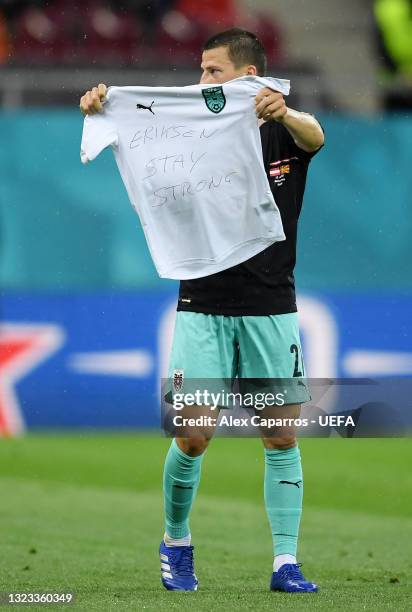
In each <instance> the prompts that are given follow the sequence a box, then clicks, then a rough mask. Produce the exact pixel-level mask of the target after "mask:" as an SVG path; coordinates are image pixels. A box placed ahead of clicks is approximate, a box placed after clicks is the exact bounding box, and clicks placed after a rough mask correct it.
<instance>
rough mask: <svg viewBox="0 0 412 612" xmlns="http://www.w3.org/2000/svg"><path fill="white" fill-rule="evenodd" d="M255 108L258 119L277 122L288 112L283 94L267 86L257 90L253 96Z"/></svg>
mask: <svg viewBox="0 0 412 612" xmlns="http://www.w3.org/2000/svg"><path fill="white" fill-rule="evenodd" d="M255 110H256V114H257V116H258V118H259V119H263V120H264V121H270V120H274V121H279V122H281V121H282V120H283V119H284V118H285V116H286V114H287V112H288V108H287V106H286V103H285V99H284V97H283V95H282V94H281V93H279V92H278V91H274V90H273V89H269V88H268V87H264V88H263V89H261V90H260V91H259V92H258V94H257V96H256V98H255Z"/></svg>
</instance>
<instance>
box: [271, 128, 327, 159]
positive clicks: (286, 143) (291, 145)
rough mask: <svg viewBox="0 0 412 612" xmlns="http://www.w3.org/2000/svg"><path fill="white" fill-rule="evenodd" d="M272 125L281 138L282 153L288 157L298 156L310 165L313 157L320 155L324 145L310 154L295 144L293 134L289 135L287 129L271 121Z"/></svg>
mask: <svg viewBox="0 0 412 612" xmlns="http://www.w3.org/2000/svg"><path fill="white" fill-rule="evenodd" d="M270 123H271V124H272V126H273V127H274V128H275V129H276V130H277V136H278V138H279V146H280V149H281V153H282V154H284V155H285V156H286V157H289V156H290V157H291V156H293V155H298V156H299V157H300V158H301V159H304V160H306V161H307V162H308V163H309V162H310V160H311V159H312V157H314V156H315V155H316V154H317V153H319V151H320V150H321V149H322V148H323V146H324V145H323V144H322V145H321V146H320V147H319V149H316V150H315V151H310V152H309V151H305V150H304V149H301V148H300V147H298V145H297V144H296V143H295V141H294V140H293V138H292V136H291V134H289V132H288V130H287V129H286V128H285V126H284V125H282V124H280V123H277V122H275V121H271V122H270ZM319 125H320V124H319ZM320 127H321V129H322V131H324V130H323V127H322V126H320Z"/></svg>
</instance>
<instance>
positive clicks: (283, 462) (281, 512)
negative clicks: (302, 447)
mask: <svg viewBox="0 0 412 612" xmlns="http://www.w3.org/2000/svg"><path fill="white" fill-rule="evenodd" d="M264 496H265V506H266V512H267V515H268V518H269V523H270V527H271V530H272V538H273V554H274V555H275V554H276V555H283V554H290V555H294V556H295V557H296V549H297V543H298V532H299V523H300V516H301V514H302V497H303V479H302V464H301V461H300V451H299V447H298V446H294V447H293V448H288V449H286V450H276V449H275V450H268V449H265V483H264Z"/></svg>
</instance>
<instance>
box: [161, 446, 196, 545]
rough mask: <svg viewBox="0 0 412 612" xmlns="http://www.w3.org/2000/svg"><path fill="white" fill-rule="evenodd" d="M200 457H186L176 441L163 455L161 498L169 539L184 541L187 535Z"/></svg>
mask: <svg viewBox="0 0 412 612" xmlns="http://www.w3.org/2000/svg"><path fill="white" fill-rule="evenodd" d="M203 456H204V453H203V454H202V455H199V456H198V457H190V456H189V455H186V453H184V452H183V451H182V450H180V448H179V447H178V445H177V443H176V440H175V439H173V442H172V443H171V445H170V448H169V451H168V453H167V455H166V460H165V465H164V472H163V494H164V506H165V522H166V533H167V535H168V536H170V537H171V538H175V539H178V538H184V537H185V536H187V535H188V534H189V533H190V529H189V512H190V509H191V507H192V503H193V500H194V498H195V496H196V492H197V489H198V486H199V482H200V468H201V465H202V460H203Z"/></svg>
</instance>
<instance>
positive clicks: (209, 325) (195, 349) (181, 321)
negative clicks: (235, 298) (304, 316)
mask: <svg viewBox="0 0 412 612" xmlns="http://www.w3.org/2000/svg"><path fill="white" fill-rule="evenodd" d="M304 376H305V370H304V364H303V357H302V349H301V343H300V338H299V326H298V315H297V313H296V312H292V313H288V314H281V315H262V316H236V317H234V316H227V315H214V314H203V313H198V312H186V311H178V312H177V316H176V323H175V329H174V336H173V345H172V351H171V355H170V362H169V373H168V381H169V384H168V385H167V388H168V390H169V392H170V388H171V389H172V392H175V393H177V392H183V393H184V392H188V391H192V388H193V384H190V382H191V381H202V382H204V383H207V385H208V386H214V388H220V387H221V386H223V388H224V389H225V390H228V389H229V387H230V385H232V384H233V381H234V379H235V378H236V377H237V378H238V385H239V389H240V391H241V392H242V393H245V392H248V393H252V392H254V393H256V392H261V391H265V392H271V391H273V392H279V391H285V392H286V394H285V401H284V403H285V404H295V403H302V402H307V401H309V400H310V394H309V391H308V387H307V384H306V381H305V379H304ZM268 379H270V380H268ZM195 386H196V385H195Z"/></svg>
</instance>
